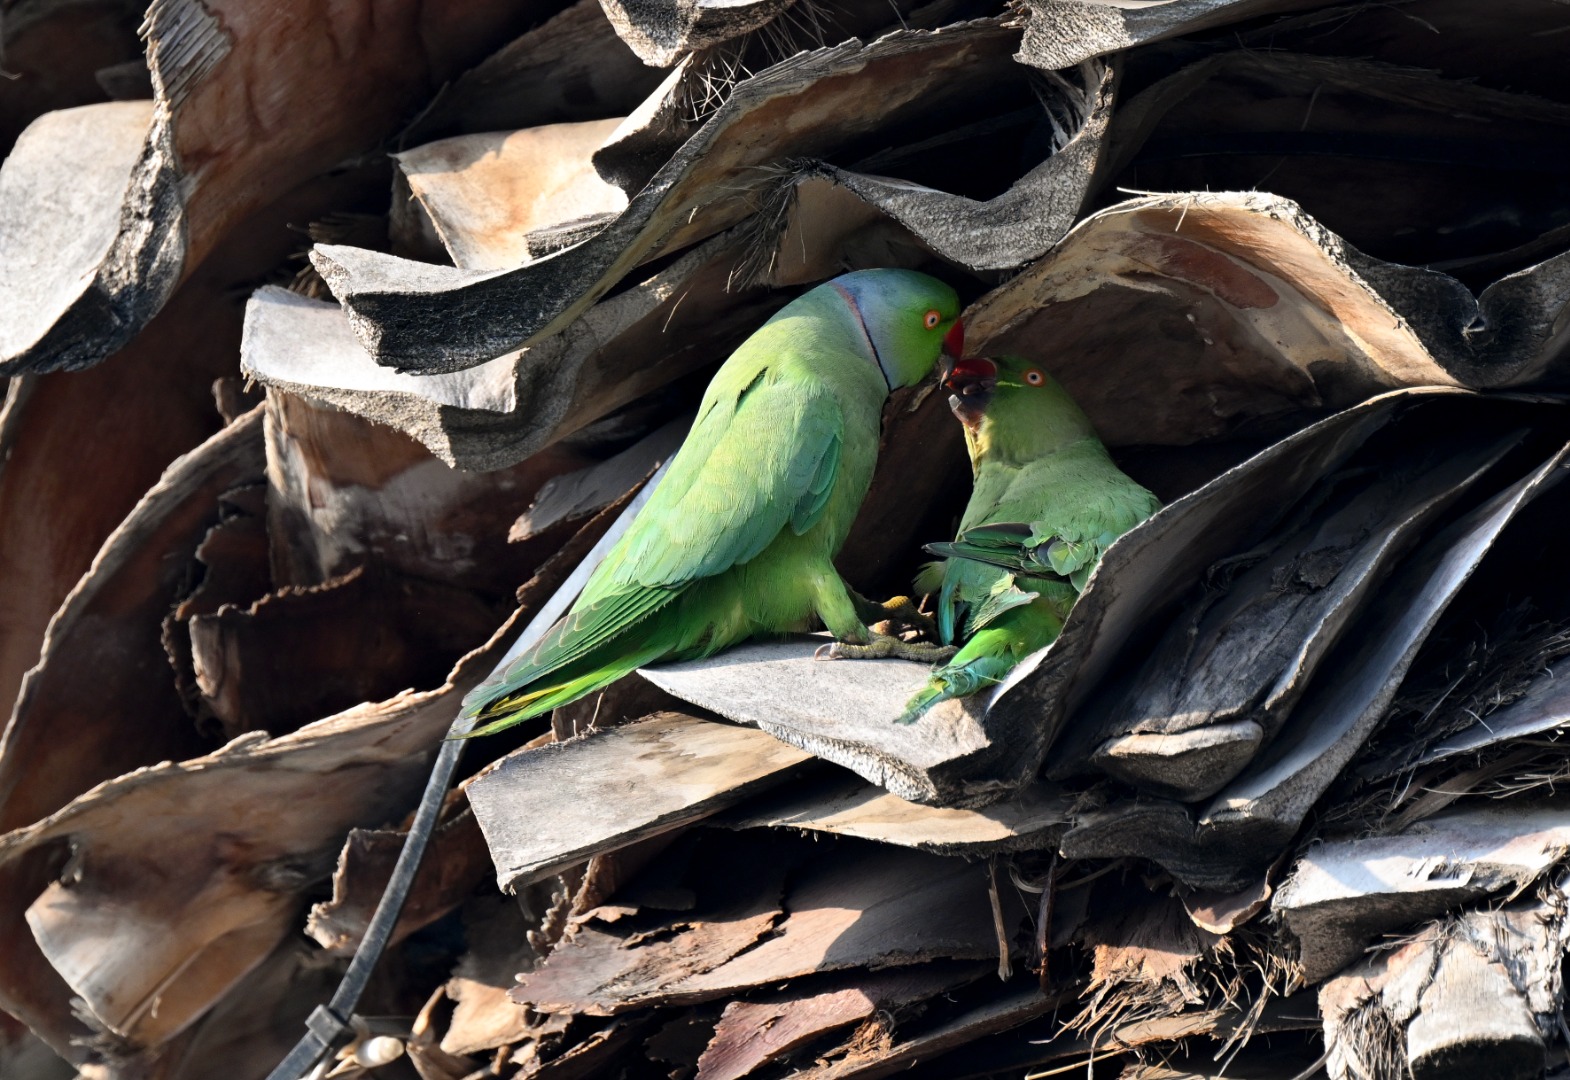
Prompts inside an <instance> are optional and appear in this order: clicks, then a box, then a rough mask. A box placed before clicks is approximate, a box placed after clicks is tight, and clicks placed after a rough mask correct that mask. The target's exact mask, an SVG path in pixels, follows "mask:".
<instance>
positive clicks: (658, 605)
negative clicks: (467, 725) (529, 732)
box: [463, 270, 964, 735]
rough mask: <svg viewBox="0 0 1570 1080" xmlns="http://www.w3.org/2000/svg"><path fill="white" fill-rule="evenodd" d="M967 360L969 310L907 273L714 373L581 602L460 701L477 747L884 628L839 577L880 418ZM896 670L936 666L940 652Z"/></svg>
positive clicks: (791, 322)
mask: <svg viewBox="0 0 1570 1080" xmlns="http://www.w3.org/2000/svg"><path fill="white" fill-rule="evenodd" d="M944 352H947V354H948V355H949V356H950V357H960V356H963V355H964V331H963V329H962V326H961V323H960V319H959V298H958V297H957V296H956V295H955V293H954V290H953V289H951V288H949V287H948V286H947V285H945V284H943V283H942V282H941V281H938V280H937V279H935V278H931V277H928V276H927V275H925V274H919V273H916V272H914V271H910V270H860V271H857V272H855V273H850V274H844V275H842V276H840V277H837V278H835V279H833V280H832V281H829V282H826V283H824V284H822V285H819V286H818V287H817V288H815V289H812V290H811V291H809V292H807V293H805V294H804V295H802V296H800V297H798V298H797V299H796V300H794V301H792V302H791V303H790V304H788V305H786V306H785V307H784V308H782V309H781V310H780V311H779V312H778V313H777V314H776V315H775V316H774V317H773V318H771V319H770V320H769V321H768V322H766V323H764V324H763V326H762V327H760V328H759V329H758V331H757V332H756V333H754V334H753V335H752V336H751V337H750V338H748V339H747V340H746V341H745V342H743V343H742V344H741V346H740V347H739V348H738V349H737V350H736V351H735V352H734V353H732V354H731V356H730V358H729V359H727V360H726V361H725V363H724V364H722V365H721V366H720V370H719V371H718V372H717V373H716V374H715V376H714V380H713V381H712V382H711V383H710V384H709V388H708V390H707V391H706V392H705V393H704V395H703V401H702V402H701V403H700V405H699V406H698V418H697V420H696V421H694V423H693V426H692V430H691V431H690V432H689V433H688V435H687V439H686V441H685V442H684V443H683V444H682V446H681V449H680V450H679V451H677V453H676V455H675V457H674V458H672V459H671V463H670V467H669V469H668V470H667V471H666V476H665V478H664V481H663V482H662V483H661V484H660V485H659V487H658V488H657V489H656V490H655V492H654V494H653V495H652V496H651V497H650V498H649V501H648V503H647V504H646V505H645V506H644V508H643V509H642V510H641V511H640V512H639V513H638V516H637V517H636V518H635V519H634V520H633V522H632V525H631V526H630V527H629V529H628V531H627V533H626V535H624V536H623V537H622V538H621V540H620V541H618V542H617V543H616V545H615V546H614V547H612V548H611V550H610V552H609V553H607V555H606V556H605V560H604V561H603V562H602V563H601V564H600V565H599V566H598V567H597V568H596V569H595V571H594V573H593V574H592V575H591V576H590V578H589V581H588V584H587V585H585V586H584V589H583V593H582V594H581V595H580V596H579V597H578V599H577V602H576V603H574V605H573V606H572V608H571V609H570V610H569V611H568V612H567V614H566V615H564V616H563V617H562V618H561V620H560V621H559V622H557V623H556V624H555V625H554V626H552V627H551V629H550V630H549V631H547V632H546V634H545V636H544V637H543V638H541V639H540V641H539V642H538V643H537V644H536V645H535V646H534V647H533V648H531V649H529V650H528V651H527V652H525V653H524V654H523V655H521V656H520V657H518V659H517V660H515V661H514V662H513V663H512V664H510V665H509V666H508V667H507V668H506V670H505V671H503V672H502V673H501V674H500V675H498V676H495V677H493V678H492V679H490V680H488V681H487V682H485V683H483V684H482V685H480V686H478V687H476V688H475V689H474V690H473V691H471V692H470V693H469V695H468V696H467V697H466V698H464V703H463V715H464V716H465V717H476V718H478V720H479V721H481V722H482V725H483V726H479V727H477V729H476V730H475V731H473V732H472V734H475V735H484V734H490V733H491V732H495V731H500V730H502V729H503V728H507V727H511V726H512V725H514V724H517V723H521V722H522V721H524V720H528V719H529V718H531V717H534V716H539V715H541V714H543V713H547V712H549V711H550V710H552V709H554V708H556V707H557V706H559V705H565V704H567V703H569V702H572V701H575V700H577V699H578V698H580V697H582V696H584V695H585V694H589V693H592V692H593V691H595V690H598V689H601V688H602V687H605V686H608V685H609V684H610V683H612V682H615V681H616V680H617V679H619V678H621V677H622V676H624V675H627V674H628V673H630V672H632V671H634V670H636V669H637V668H639V667H642V666H644V665H645V664H652V663H655V662H656V661H662V660H692V659H697V658H700V657H704V656H708V655H710V654H712V653H715V652H718V651H719V650H721V649H724V648H727V647H729V646H731V645H735V644H738V643H740V642H742V641H745V640H747V639H748V638H752V637H758V636H769V635H777V634H783V633H789V632H793V631H800V630H806V629H809V628H811V626H812V624H813V622H814V620H815V619H816V620H818V621H821V623H822V624H823V625H824V626H825V627H827V629H828V630H829V632H830V633H831V634H832V635H833V636H834V637H835V638H836V639H837V640H841V641H848V642H854V643H868V642H870V641H872V640H873V638H874V637H875V635H873V634H872V633H871V632H870V631H869V630H868V629H867V623H868V622H874V621H877V620H878V619H881V618H883V617H885V616H886V615H887V614H888V613H889V612H888V610H887V609H885V608H883V607H882V606H880V605H876V604H871V603H869V602H868V601H866V600H863V599H862V598H861V597H859V596H857V595H856V594H855V593H853V592H852V591H851V590H850V589H849V587H848V586H847V585H846V584H845V582H844V580H843V579H841V577H840V575H839V573H838V571H836V570H835V569H834V563H833V559H834V556H835V555H836V554H837V553H838V551H839V549H840V546H841V545H842V544H843V543H844V542H845V537H846V534H847V533H848V532H849V531H850V526H851V522H852V520H853V519H854V518H855V516H856V511H857V510H858V509H859V508H860V506H861V503H862V500H863V499H864V498H865V497H866V494H867V488H868V486H869V485H870V484H871V482H872V470H873V465H874V463H875V461H876V458H877V452H878V433H879V428H880V426H881V424H882V416H883V403H884V401H885V399H886V398H887V397H888V394H889V392H890V391H891V390H894V389H897V388H899V387H903V386H914V385H915V384H916V383H919V382H920V381H921V380H922V379H924V378H926V377H927V375H928V374H929V373H930V372H931V371H932V369H933V367H934V365H936V364H937V361H938V358H939V356H940V354H942V353H944ZM894 640H895V641H896V642H897V643H898V644H899V645H900V646H903V647H904V648H903V649H896V650H895V652H896V653H897V654H899V655H907V656H917V655H924V656H925V657H926V658H927V659H928V660H931V659H932V658H933V656H934V655H936V654H934V653H932V652H931V651H930V650H932V648H933V647H932V646H925V648H923V647H922V646H920V645H916V646H913V647H912V646H906V645H905V643H903V642H898V639H894Z"/></svg>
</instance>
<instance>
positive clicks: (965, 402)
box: [943, 356, 998, 428]
mask: <svg viewBox="0 0 1570 1080" xmlns="http://www.w3.org/2000/svg"><path fill="white" fill-rule="evenodd" d="M943 388H944V389H945V390H947V391H948V392H949V408H950V409H952V410H953V411H954V415H955V416H957V417H959V420H960V423H962V424H964V425H965V426H966V427H968V428H974V427H976V426H977V425H978V424H980V423H981V418H982V416H983V415H985V413H986V411H987V406H988V405H990V404H991V403H992V395H993V393H994V392H995V391H996V390H997V388H998V366H997V365H996V364H994V363H993V362H992V361H991V360H987V359H984V358H983V357H979V356H973V357H971V358H970V359H968V360H961V361H959V362H958V363H956V364H955V365H954V366H953V368H952V369H950V371H949V372H948V374H947V375H945V376H944V379H943Z"/></svg>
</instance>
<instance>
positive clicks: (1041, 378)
mask: <svg viewBox="0 0 1570 1080" xmlns="http://www.w3.org/2000/svg"><path fill="white" fill-rule="evenodd" d="M1025 381H1026V382H1028V383H1029V384H1030V385H1031V386H1040V385H1041V384H1042V383H1044V382H1046V381H1047V377H1046V376H1045V375H1043V374H1042V373H1041V372H1039V371H1037V370H1036V369H1035V368H1031V369H1030V370H1029V371H1027V372H1025Z"/></svg>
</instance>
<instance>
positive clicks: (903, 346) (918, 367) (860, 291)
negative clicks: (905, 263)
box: [828, 269, 965, 390]
mask: <svg viewBox="0 0 1570 1080" xmlns="http://www.w3.org/2000/svg"><path fill="white" fill-rule="evenodd" d="M828 287H831V288H833V289H835V290H836V291H837V292H838V293H839V295H840V297H841V298H842V299H843V300H844V301H845V303H846V305H847V307H848V308H849V309H850V312H851V314H852V315H853V316H854V317H855V319H856V321H857V324H858V326H859V328H860V330H861V332H862V333H863V334H865V337H866V344H867V348H868V350H869V351H870V353H871V359H872V360H873V362H874V363H876V364H877V365H878V368H879V370H880V371H882V373H883V378H884V380H885V381H886V382H887V383H888V385H889V389H891V390H896V389H898V388H900V387H902V386H915V385H916V384H917V383H919V382H921V380H923V379H925V378H926V377H927V375H928V374H929V373H930V372H931V371H932V369H933V367H934V365H936V364H937V362H938V358H939V357H940V356H944V355H947V356H948V357H949V358H950V359H955V358H958V357H961V356H964V355H965V329H964V325H963V323H962V322H961V321H960V317H959V296H958V295H957V294H956V293H955V292H954V290H953V289H951V288H949V287H948V286H947V285H945V284H944V283H943V282H941V281H939V280H938V279H937V278H935V277H929V276H928V275H926V274H921V273H917V272H916V271H914V270H892V269H884V270H857V271H855V272H854V273H850V274H842V275H841V276H839V277H837V278H835V279H834V280H833V281H830V282H829V283H828Z"/></svg>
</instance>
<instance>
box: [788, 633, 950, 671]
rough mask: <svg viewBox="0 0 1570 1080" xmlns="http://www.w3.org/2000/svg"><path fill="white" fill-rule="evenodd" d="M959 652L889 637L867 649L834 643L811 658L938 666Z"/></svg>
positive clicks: (878, 636)
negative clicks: (894, 660)
mask: <svg viewBox="0 0 1570 1080" xmlns="http://www.w3.org/2000/svg"><path fill="white" fill-rule="evenodd" d="M957 652H959V649H957V648H955V647H954V646H953V645H928V644H926V643H925V642H920V641H916V642H911V641H901V640H900V639H899V638H897V637H890V636H889V635H887V634H873V635H872V636H871V640H869V641H868V642H867V643H866V644H865V645H856V644H853V643H851V642H847V641H831V642H829V643H828V644H827V645H820V646H819V647H818V649H817V650H816V651H815V652H814V653H813V654H812V656H813V659H815V660H885V659H888V658H890V657H892V658H894V659H898V660H915V661H917V662H918V663H922V664H936V663H940V662H942V661H944V660H947V659H949V658H950V657H952V656H953V655H954V654H955V653H957Z"/></svg>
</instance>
